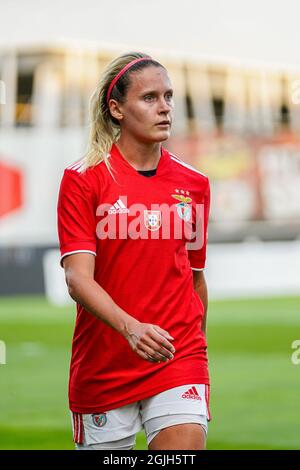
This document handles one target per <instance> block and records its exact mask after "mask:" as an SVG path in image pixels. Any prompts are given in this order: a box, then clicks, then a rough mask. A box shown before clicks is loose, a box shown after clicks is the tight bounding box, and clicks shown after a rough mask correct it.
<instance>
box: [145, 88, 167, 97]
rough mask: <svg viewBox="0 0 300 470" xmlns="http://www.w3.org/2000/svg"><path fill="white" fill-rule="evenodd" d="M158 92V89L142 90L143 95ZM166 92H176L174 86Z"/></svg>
mask: <svg viewBox="0 0 300 470" xmlns="http://www.w3.org/2000/svg"><path fill="white" fill-rule="evenodd" d="M156 93H158V92H157V90H146V91H142V92H141V96H144V95H151V94H156ZM164 93H174V90H173V88H168V89H167V90H166V91H165V92H164Z"/></svg>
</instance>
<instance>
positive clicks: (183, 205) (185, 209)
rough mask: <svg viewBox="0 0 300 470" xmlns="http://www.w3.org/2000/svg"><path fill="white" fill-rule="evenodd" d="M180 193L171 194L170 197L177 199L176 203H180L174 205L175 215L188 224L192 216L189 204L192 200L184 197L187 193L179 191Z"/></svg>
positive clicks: (176, 190)
mask: <svg viewBox="0 0 300 470" xmlns="http://www.w3.org/2000/svg"><path fill="white" fill-rule="evenodd" d="M175 192H178V193H179V190H178V189H175ZM180 192H181V194H172V197H174V198H175V199H177V201H180V202H179V203H178V204H176V208H177V214H178V215H179V217H180V218H181V219H182V220H184V221H185V222H188V221H189V220H190V219H191V215H192V206H191V204H190V203H191V202H192V198H190V197H188V196H185V195H184V194H189V192H188V191H186V193H185V192H184V191H183V190H181V191H180Z"/></svg>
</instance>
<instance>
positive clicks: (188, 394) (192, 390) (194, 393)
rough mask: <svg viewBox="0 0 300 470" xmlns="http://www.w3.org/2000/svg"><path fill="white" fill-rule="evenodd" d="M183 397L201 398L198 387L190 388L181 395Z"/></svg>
mask: <svg viewBox="0 0 300 470" xmlns="http://www.w3.org/2000/svg"><path fill="white" fill-rule="evenodd" d="M181 398H188V399H191V400H201V397H200V395H199V393H198V392H197V390H196V387H192V388H190V389H189V390H188V391H187V392H185V393H183V395H181Z"/></svg>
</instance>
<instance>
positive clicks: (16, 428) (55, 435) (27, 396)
mask: <svg viewBox="0 0 300 470" xmlns="http://www.w3.org/2000/svg"><path fill="white" fill-rule="evenodd" d="M74 313H75V308H74V307H73V306H70V307H66V308H58V307H54V306H51V305H49V304H48V303H47V302H46V301H45V299H44V298H41V297H20V298H2V299H1V300H0V340H2V341H5V343H6V348H7V364H6V365H1V366H0V393H1V401H0V449H73V443H72V436H71V423H70V416H69V411H68V401H67V387H68V369H69V359H70V348H71V340H72V334H73V327H74ZM295 339H300V298H299V297H298V298H296V297H294V298H292V297H290V298H274V299H251V300H238V301H237V300H227V301H215V302H211V303H210V305H209V314H208V344H209V365H210V374H211V382H212V391H211V412H212V417H213V419H212V421H211V423H210V425H209V436H208V449H300V437H299V422H300V407H299V389H300V387H299V385H300V365H299V366H296V365H293V364H292V362H291V354H292V352H293V350H292V348H291V344H292V342H293V341H294V340H295ZM137 448H138V449H145V448H146V444H145V438H144V435H143V433H139V434H138V436H137Z"/></svg>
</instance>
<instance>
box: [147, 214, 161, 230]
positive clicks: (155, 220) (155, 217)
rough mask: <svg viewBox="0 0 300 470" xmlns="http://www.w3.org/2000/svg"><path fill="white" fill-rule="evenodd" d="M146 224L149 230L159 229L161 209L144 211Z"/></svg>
mask: <svg viewBox="0 0 300 470" xmlns="http://www.w3.org/2000/svg"><path fill="white" fill-rule="evenodd" d="M144 224H145V227H146V228H147V229H148V230H158V229H159V227H160V226H161V213H160V211H148V210H145V211H144Z"/></svg>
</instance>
